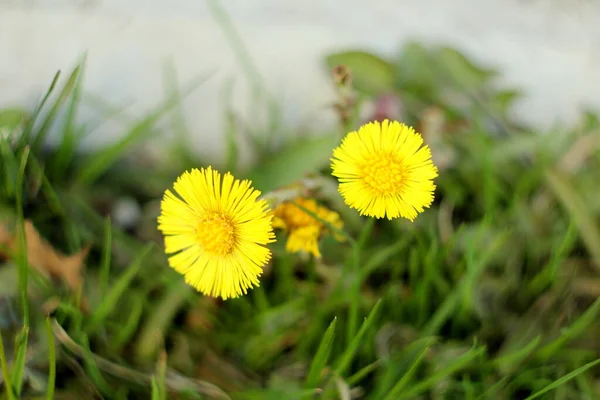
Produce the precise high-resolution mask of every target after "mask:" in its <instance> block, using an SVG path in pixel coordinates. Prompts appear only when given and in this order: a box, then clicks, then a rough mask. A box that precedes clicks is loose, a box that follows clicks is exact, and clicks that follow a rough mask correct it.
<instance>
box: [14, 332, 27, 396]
mask: <svg viewBox="0 0 600 400" xmlns="http://www.w3.org/2000/svg"><path fill="white" fill-rule="evenodd" d="M28 345H29V326H27V325H25V326H23V329H22V330H21V331H20V332H19V333H18V334H17V337H16V338H15V363H14V365H13V370H12V386H13V388H14V391H15V394H16V395H17V397H20V396H21V390H22V389H23V377H24V376H25V362H26V361H27V347H28Z"/></svg>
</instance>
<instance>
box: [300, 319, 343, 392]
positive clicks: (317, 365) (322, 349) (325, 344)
mask: <svg viewBox="0 0 600 400" xmlns="http://www.w3.org/2000/svg"><path fill="white" fill-rule="evenodd" d="M336 324H337V318H334V319H333V321H331V323H330V324H329V327H328V328H327V330H326V331H325V334H324V335H323V339H322V340H321V343H320V344H319V348H318V350H317V354H316V355H315V358H313V360H312V363H311V365H310V369H309V370H308V376H307V378H306V384H305V385H304V386H305V387H306V388H307V389H308V388H314V387H317V385H318V384H319V380H320V377H321V373H322V371H323V368H325V365H327V361H329V355H330V354H331V346H332V344H333V339H334V338H335V326H336Z"/></svg>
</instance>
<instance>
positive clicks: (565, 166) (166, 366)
mask: <svg viewBox="0 0 600 400" xmlns="http://www.w3.org/2000/svg"><path fill="white" fill-rule="evenodd" d="M213 6H214V7H216V6H215V5H214V4H213ZM238 52H242V53H243V50H240V49H238ZM326 63H327V65H328V67H331V66H333V65H334V64H335V65H337V64H346V65H348V66H349V67H350V69H351V72H352V74H353V78H354V83H355V85H356V89H358V90H359V91H360V92H361V95H362V96H364V97H365V98H366V99H369V100H378V99H379V98H380V97H379V96H381V95H382V94H385V95H390V94H392V95H393V96H396V97H397V98H398V99H399V100H400V104H401V106H402V107H401V108H402V110H396V111H398V112H399V113H400V115H401V116H402V118H403V119H405V120H406V121H409V122H411V123H413V124H415V125H416V126H419V127H420V129H421V131H422V133H423V135H424V137H425V140H426V141H427V142H428V143H429V144H430V146H431V148H432V152H433V154H434V159H435V160H436V164H438V166H439V168H440V176H439V178H438V179H437V180H436V184H437V186H438V189H437V192H436V201H435V203H434V204H433V206H432V207H431V208H430V209H428V210H427V211H426V212H425V213H423V214H422V215H420V216H419V217H418V219H417V220H416V221H415V223H412V224H411V223H408V222H406V221H386V220H382V221H374V220H366V219H364V218H360V217H357V216H356V215H355V213H354V212H353V211H349V210H347V209H345V208H344V205H343V203H341V202H340V198H339V194H338V193H337V192H336V190H335V187H334V186H333V188H332V186H331V182H330V181H327V179H323V180H322V181H319V182H321V183H322V184H323V187H322V188H321V189H322V190H320V191H318V192H317V196H319V199H320V200H322V201H323V202H327V203H328V204H329V205H330V206H331V207H332V208H333V209H335V210H336V211H339V212H340V214H341V215H342V216H343V217H344V220H345V222H346V224H345V231H344V235H347V238H348V239H349V240H346V241H344V242H337V241H335V240H330V238H327V239H325V240H324V241H323V242H322V243H321V246H322V253H323V255H324V257H323V259H321V260H315V259H308V258H303V257H299V256H296V255H290V254H287V253H286V252H285V249H284V242H285V238H284V237H280V240H279V242H278V243H276V244H274V245H273V247H272V250H273V253H274V254H273V262H272V264H271V265H270V266H269V268H268V269H267V270H266V271H265V274H264V276H263V278H262V280H261V287H260V288H259V289H255V290H253V291H252V292H251V293H250V294H249V295H248V296H245V297H242V298H239V299H234V300H228V301H226V302H218V301H212V300H210V299H208V298H205V297H203V296H200V295H198V294H197V293H195V292H194V291H193V290H192V289H191V288H190V287H189V286H187V285H185V283H184V282H183V280H182V278H181V277H180V276H179V275H178V274H177V273H176V272H174V271H173V270H172V269H170V268H168V263H167V260H166V257H165V255H164V254H163V252H162V241H161V238H160V236H159V235H158V233H157V231H156V215H157V213H158V208H159V205H158V202H159V199H160V195H161V194H162V192H163V191H164V190H165V189H166V188H167V187H169V186H170V185H171V184H172V180H173V177H174V176H175V175H176V174H178V173H180V172H181V169H185V168H188V167H190V166H199V165H203V164H204V163H203V161H202V159H201V157H198V156H194V155H193V154H191V153H189V152H188V151H187V146H186V145H185V144H183V145H182V143H178V144H176V145H174V146H173V148H169V149H168V150H166V151H165V153H166V154H167V156H166V157H165V159H164V160H162V161H161V163H160V164H158V165H154V166H153V171H156V172H153V173H152V174H148V173H147V169H148V166H147V165H140V164H137V163H136V162H134V161H132V160H131V159H130V158H128V155H131V154H135V151H136V145H138V144H139V143H141V142H142V141H145V140H147V139H148V138H149V137H150V136H151V135H150V133H152V132H157V130H156V122H157V121H158V120H159V118H162V117H163V116H167V115H171V116H172V114H170V113H169V110H171V111H173V110H175V111H176V110H178V107H179V106H180V101H181V99H182V98H183V97H184V95H185V93H188V92H189V90H186V91H182V92H181V93H180V91H179V90H176V89H175V87H176V86H177V84H176V79H175V78H174V77H173V76H170V77H169V82H170V85H171V86H172V87H171V90H169V94H168V96H167V100H165V101H164V102H163V103H162V104H161V106H159V107H158V108H157V109H156V110H154V112H152V113H151V115H149V116H146V117H145V118H142V119H141V120H139V121H133V122H131V121H130V123H131V127H130V129H129V130H128V131H127V132H126V133H124V135H123V136H122V137H123V140H121V141H119V142H117V143H115V144H113V145H112V146H109V147H108V148H105V149H100V150H98V151H96V152H94V153H90V154H82V153H81V152H80V151H79V149H78V145H79V139H80V138H81V137H82V136H81V135H82V134H84V133H86V131H87V129H88V128H87V127H86V126H84V125H79V124H80V122H78V120H77V118H76V115H77V107H78V104H79V102H80V101H82V97H83V95H82V89H81V85H80V82H81V76H82V73H83V71H84V68H83V67H84V65H83V64H82V65H80V66H78V67H77V68H75V69H74V70H73V71H72V73H71V74H70V75H69V77H68V79H67V80H66V83H64V84H63V83H61V81H60V80H59V79H58V75H57V79H55V81H54V82H53V83H52V84H51V86H50V89H49V91H48V93H47V95H46V96H45V97H44V99H43V101H42V103H41V105H40V107H39V108H38V109H36V110H34V112H32V113H29V112H27V111H23V110H19V109H7V110H0V132H1V133H2V135H1V139H0V154H1V156H2V157H1V161H0V215H1V216H2V224H3V225H2V226H5V225H7V226H10V227H11V229H12V228H14V229H15V232H17V233H18V232H21V233H19V234H18V236H17V238H18V240H20V241H21V242H20V243H21V244H22V245H23V247H25V246H24V241H25V239H26V238H25V236H24V235H23V234H22V231H23V229H22V226H23V223H24V221H25V220H31V221H32V222H33V223H34V225H35V226H36V228H37V229H39V231H40V232H41V234H42V236H43V237H45V238H47V239H48V241H49V242H50V243H51V244H52V245H53V246H54V247H56V248H57V249H61V251H63V252H66V253H68V254H71V253H74V252H75V251H78V250H80V249H81V248H82V247H83V246H84V245H86V244H90V245H91V250H90V253H89V256H88V258H87V260H86V267H87V268H86V272H85V284H84V286H83V288H82V290H81V293H73V292H71V291H69V290H68V288H66V287H65V285H64V284H62V283H61V282H60V281H52V282H51V281H49V280H48V279H47V278H46V277H45V276H42V275H40V274H38V273H37V272H36V271H35V270H34V269H32V268H28V264H29V262H30V260H28V258H27V253H25V252H20V253H19V254H16V255H15V256H14V257H5V258H6V260H4V261H3V264H1V265H0V274H1V276H2V279H0V293H2V294H3V300H2V301H0V330H1V333H2V335H1V336H0V339H2V340H0V367H1V368H2V378H0V379H2V381H1V383H2V386H3V389H2V390H3V393H5V396H6V398H8V399H15V398H19V397H26V396H38V397H39V396H44V395H45V396H46V398H53V397H54V398H66V397H67V396H76V398H93V397H94V396H96V397H98V396H100V395H101V396H104V397H105V398H116V399H125V398H152V399H161V400H162V399H167V398H189V399H192V398H220V399H226V398H235V399H270V398H272V399H282V398H286V399H287V398H294V399H296V398H297V399H302V398H306V399H310V398H316V397H317V396H318V398H323V399H336V398H344V396H346V397H347V396H348V394H349V393H351V394H352V395H360V396H362V397H361V398H364V399H370V400H392V399H402V398H406V399H410V398H438V399H446V398H449V399H454V398H458V399H487V398H498V399H511V398H516V399H519V398H523V399H524V398H532V399H533V398H584V397H585V396H587V397H589V398H594V397H598V396H599V395H600V393H598V388H597V386H598V385H597V382H598V379H599V374H600V371H599V370H598V361H597V360H596V359H597V352H598V347H597V338H598V337H599V335H600V324H599V323H598V322H597V321H598V314H599V313H600V300H598V296H599V295H600V291H599V290H598V287H599V286H600V279H599V278H598V268H599V261H598V260H599V259H600V233H599V232H600V230H599V229H600V228H599V226H598V221H599V220H600V218H599V216H600V206H598V201H597V199H598V197H599V195H600V192H599V190H600V189H599V187H598V185H597V182H600V158H599V157H598V154H599V152H598V148H599V147H600V138H599V136H598V132H599V129H600V123H599V120H598V118H596V117H595V116H594V115H593V114H590V113H588V114H587V115H586V118H585V119H584V121H583V123H582V124H581V125H580V126H576V127H573V128H572V129H568V130H563V131H560V132H549V133H545V132H531V131H529V130H527V129H525V128H522V127H519V126H518V125H517V124H515V123H514V122H512V121H511V120H510V118H509V117H508V112H509V110H510V108H511V106H512V105H513V104H514V101H515V100H517V99H518V91H515V90H511V89H505V90H499V91H498V90H494V89H493V88H492V86H493V85H492V81H491V80H492V79H493V78H494V77H495V73H494V72H493V71H490V70H486V69H482V68H479V67H477V66H476V65H474V64H473V63H472V62H471V61H469V60H468V59H466V58H465V57H464V56H462V55H461V54H459V53H457V52H456V51H454V50H452V49H446V48H423V47H421V46H419V45H417V44H410V45H408V46H406V47H405V48H404V49H402V51H401V52H399V54H398V56H397V57H392V58H391V59H389V60H385V59H382V58H380V57H377V56H374V55H370V54H368V53H365V52H360V51H353V50H351V51H348V52H342V53H337V54H335V55H332V56H331V57H328V59H327V60H326ZM246 64H247V68H249V69H250V72H249V75H252V76H254V78H253V79H255V82H254V84H255V85H257V86H260V79H259V78H258V77H256V76H255V75H253V74H254V72H252V68H251V65H250V64H249V61H248V60H246ZM198 83H199V81H196V82H195V83H193V84H192V85H190V87H191V88H193V87H195V86H197V84H198ZM190 90H191V89H190ZM55 91H56V93H55ZM226 103H228V102H227V101H226ZM265 107H269V105H268V104H266V105H265ZM225 109H226V110H225V118H227V120H228V121H229V125H228V126H227V128H226V130H225V134H226V137H227V141H228V151H227V157H226V166H227V168H229V169H232V170H235V169H238V168H240V167H239V165H238V161H239V160H238V151H239V148H238V147H237V145H236V135H237V131H238V129H239V126H240V125H239V124H238V120H237V119H236V118H235V116H234V115H232V113H233V112H232V110H231V109H230V108H229V106H228V104H226V106H225ZM432 115H433V116H435V118H440V119H441V121H442V123H441V124H437V125H436V124H434V123H433V122H432ZM59 116H65V117H64V118H63V119H61V118H59ZM178 118H179V119H178ZM276 119H277V118H275V117H273V120H276ZM171 122H172V124H173V125H174V130H176V131H177V132H180V135H179V136H178V139H177V140H178V141H181V142H184V141H185V137H186V135H187V129H186V128H185V124H184V123H183V122H182V121H181V120H180V117H173V119H172V121H171ZM359 122H360V121H359ZM275 125H276V124H273V125H271V128H268V127H267V128H265V129H267V130H268V132H266V135H265V137H272V135H274V134H275V132H276V131H277V129H280V127H277V129H275ZM354 128H356V126H352V129H354ZM53 129H55V130H58V133H59V141H58V143H57V145H56V146H55V147H54V148H51V149H45V150H44V146H43V144H44V143H45V139H46V138H47V137H48V135H50V134H51V133H52V132H53ZM270 129H272V130H270ZM548 135H553V136H552V137H551V138H549V137H548ZM338 140H339V136H338V134H337V133H335V132H324V133H323V134H322V135H315V136H311V138H310V139H303V140H297V141H291V142H288V143H284V144H277V146H275V145H273V146H266V147H265V148H262V150H261V151H260V152H259V156H260V157H259V161H258V163H257V164H256V165H254V166H253V167H252V168H251V169H250V170H249V171H247V172H245V173H244V174H245V176H247V177H250V178H251V179H253V181H254V183H255V185H256V187H257V188H259V189H261V190H262V191H263V192H265V193H268V192H269V191H271V190H274V189H278V188H280V187H281V186H283V185H288V184H292V183H294V182H297V181H298V180H299V179H302V178H305V177H307V176H309V177H310V178H311V179H312V178H314V177H315V176H317V177H318V175H319V174H322V175H323V176H327V175H328V174H329V157H330V154H331V150H332V149H333V147H334V146H335V145H336V143H337V141H338ZM257 143H258V144H260V141H257ZM259 147H260V146H259ZM276 147H279V150H278V151H274V150H273V149H274V148H276ZM184 153H185V155H183V154H184ZM328 185H329V186H328ZM123 197H127V198H132V199H134V201H135V202H136V203H137V204H138V205H139V206H140V208H141V210H142V216H141V218H140V220H139V221H138V222H137V223H136V224H135V226H133V227H131V226H123V225H122V224H121V223H120V222H119V220H118V219H117V218H116V217H115V216H114V215H111V214H113V211H114V207H115V204H116V203H117V202H118V201H119V200H120V199H121V198H123ZM107 215H110V217H109V218H107ZM5 222H6V224H5ZM4 251H5V249H2V252H3V254H4ZM17 282H18V284H16V283H17ZM4 297H5V298H6V301H4ZM55 346H56V347H57V348H56V351H55ZM59 350H60V351H59ZM555 395H556V397H554V396H555Z"/></svg>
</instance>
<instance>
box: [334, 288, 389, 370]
mask: <svg viewBox="0 0 600 400" xmlns="http://www.w3.org/2000/svg"><path fill="white" fill-rule="evenodd" d="M381 305H382V301H381V299H380V300H378V301H377V303H376V304H375V306H374V307H373V309H372V310H371V312H370V313H369V316H368V317H367V318H365V320H364V322H363V323H362V325H361V327H360V329H359V330H358V333H357V334H356V336H355V337H354V340H352V342H351V343H350V345H349V346H348V348H347V349H346V351H345V352H344V354H343V355H342V356H341V358H340V361H339V362H338V364H337V366H336V368H335V372H336V373H337V374H338V375H339V376H343V374H344V373H345V372H346V370H347V369H348V368H349V367H350V364H351V363H352V361H353V360H354V357H355V356H356V353H357V352H358V349H359V348H360V345H361V344H362V340H363V338H364V336H365V334H366V333H367V332H368V331H369V329H371V327H372V326H373V324H374V323H375V321H376V319H377V317H378V316H379V312H380V310H381Z"/></svg>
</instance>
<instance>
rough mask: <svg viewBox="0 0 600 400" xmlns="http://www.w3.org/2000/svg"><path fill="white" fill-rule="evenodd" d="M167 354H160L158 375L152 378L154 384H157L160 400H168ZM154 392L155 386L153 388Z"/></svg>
mask: <svg viewBox="0 0 600 400" xmlns="http://www.w3.org/2000/svg"><path fill="white" fill-rule="evenodd" d="M166 380H167V353H166V352H165V351H163V352H161V353H160V356H159V357H158V361H157V363H156V374H155V375H154V376H153V377H152V383H153V384H154V383H156V389H157V392H158V398H159V399H160V400H167V399H168V396H167V383H166ZM153 391H154V386H153Z"/></svg>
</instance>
